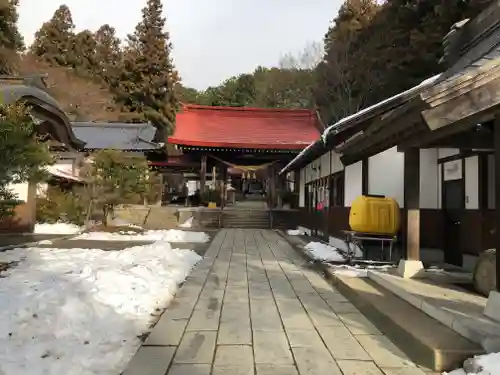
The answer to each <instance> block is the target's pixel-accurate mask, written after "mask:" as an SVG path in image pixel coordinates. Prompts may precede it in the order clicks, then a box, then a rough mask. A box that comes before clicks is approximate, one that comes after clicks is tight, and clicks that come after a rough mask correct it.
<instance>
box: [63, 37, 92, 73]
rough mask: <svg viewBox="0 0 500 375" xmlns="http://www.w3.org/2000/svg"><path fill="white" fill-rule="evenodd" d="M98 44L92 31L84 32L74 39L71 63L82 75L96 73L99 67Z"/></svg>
mask: <svg viewBox="0 0 500 375" xmlns="http://www.w3.org/2000/svg"><path fill="white" fill-rule="evenodd" d="M96 47H97V42H96V40H95V38H94V34H93V33H92V32H91V31H90V30H83V31H81V32H79V33H78V34H76V35H75V36H74V38H73V43H72V46H71V55H70V57H69V58H68V60H69V62H70V63H71V65H72V66H73V68H75V69H76V70H77V72H81V73H94V72H95V70H96V66H97V63H96V61H97V59H96Z"/></svg>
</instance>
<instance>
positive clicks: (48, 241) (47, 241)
mask: <svg viewBox="0 0 500 375" xmlns="http://www.w3.org/2000/svg"><path fill="white" fill-rule="evenodd" d="M36 244H37V245H52V241H51V240H43V241H38V242H37V243H36Z"/></svg>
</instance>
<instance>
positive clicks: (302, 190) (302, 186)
mask: <svg viewBox="0 0 500 375" xmlns="http://www.w3.org/2000/svg"><path fill="white" fill-rule="evenodd" d="M305 177H306V170H305V168H302V169H301V170H300V179H299V207H304V206H305V205H306V179H305Z"/></svg>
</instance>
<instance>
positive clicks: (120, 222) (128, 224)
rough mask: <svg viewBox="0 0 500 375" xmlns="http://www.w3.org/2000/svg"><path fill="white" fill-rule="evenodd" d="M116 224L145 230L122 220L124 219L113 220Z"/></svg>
mask: <svg viewBox="0 0 500 375" xmlns="http://www.w3.org/2000/svg"><path fill="white" fill-rule="evenodd" d="M113 222H114V225H116V226H120V227H122V226H123V227H129V228H136V229H143V228H142V227H141V226H139V225H135V224H130V223H129V222H127V221H125V220H122V219H119V218H117V219H114V220H113Z"/></svg>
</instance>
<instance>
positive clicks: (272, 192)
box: [268, 165, 276, 209]
mask: <svg viewBox="0 0 500 375" xmlns="http://www.w3.org/2000/svg"><path fill="white" fill-rule="evenodd" d="M268 171H269V184H270V186H269V208H270V209H272V208H274V207H275V204H276V170H275V168H274V165H272V166H271V167H270V168H269V169H268Z"/></svg>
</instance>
